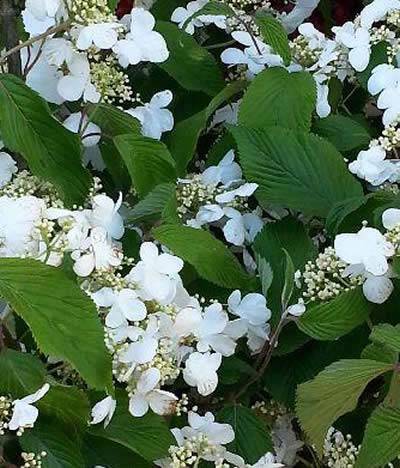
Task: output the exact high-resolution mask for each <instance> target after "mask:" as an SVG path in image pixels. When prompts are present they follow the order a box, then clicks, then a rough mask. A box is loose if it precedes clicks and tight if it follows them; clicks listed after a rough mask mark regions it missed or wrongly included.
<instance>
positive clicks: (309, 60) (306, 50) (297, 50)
mask: <svg viewBox="0 0 400 468" xmlns="http://www.w3.org/2000/svg"><path fill="white" fill-rule="evenodd" d="M290 49H291V51H292V55H293V57H294V59H295V60H296V62H297V63H299V64H300V65H301V66H302V67H304V68H308V67H311V66H312V65H314V64H315V63H316V62H317V61H318V59H319V56H320V54H321V51H322V49H316V48H314V49H313V48H311V47H310V45H309V41H308V39H307V38H306V37H304V36H301V35H300V36H298V37H296V38H295V39H293V41H291V42H290Z"/></svg>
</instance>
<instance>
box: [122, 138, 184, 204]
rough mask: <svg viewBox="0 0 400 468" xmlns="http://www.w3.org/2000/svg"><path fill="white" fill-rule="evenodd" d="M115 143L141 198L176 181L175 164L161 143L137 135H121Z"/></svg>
mask: <svg viewBox="0 0 400 468" xmlns="http://www.w3.org/2000/svg"><path fill="white" fill-rule="evenodd" d="M114 143H115V145H116V147H117V148H118V151H119V152H120V154H121V156H122V158H123V160H124V161H125V164H126V167H127V169H128V172H129V174H130V176H131V179H132V182H133V186H134V188H135V189H136V190H137V192H138V194H139V196H140V197H144V196H146V195H147V194H148V193H149V192H151V191H152V190H153V189H154V188H155V187H157V185H159V184H162V183H164V182H171V181H174V180H175V179H176V170H175V162H174V160H173V158H172V157H171V154H170V153H169V151H168V148H167V147H166V146H165V145H164V143H162V142H161V141H157V140H154V139H153V138H147V137H144V136H136V135H119V136H117V137H115V138H114Z"/></svg>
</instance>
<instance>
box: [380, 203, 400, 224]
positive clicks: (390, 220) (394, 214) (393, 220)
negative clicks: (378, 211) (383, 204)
mask: <svg viewBox="0 0 400 468" xmlns="http://www.w3.org/2000/svg"><path fill="white" fill-rule="evenodd" d="M382 224H383V225H384V227H385V228H386V229H393V228H394V227H396V226H397V225H398V224H400V210H399V209H397V208H389V209H388V210H385V211H384V212H383V214H382Z"/></svg>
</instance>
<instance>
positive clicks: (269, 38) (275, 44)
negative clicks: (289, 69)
mask: <svg viewBox="0 0 400 468" xmlns="http://www.w3.org/2000/svg"><path fill="white" fill-rule="evenodd" d="M255 20H256V24H257V26H258V27H259V28H260V33H261V36H262V37H263V38H264V41H265V42H266V43H267V44H268V45H270V46H271V47H272V49H273V50H274V51H275V52H276V53H277V54H278V55H280V56H281V57H282V59H283V61H284V63H285V65H289V64H290V61H291V58H292V54H291V52H290V47H289V39H288V35H287V32H286V30H285V28H284V27H283V25H282V23H281V22H279V21H278V20H277V19H275V18H273V17H272V16H269V15H266V14H262V12H261V13H259V14H257V15H256V18H255Z"/></svg>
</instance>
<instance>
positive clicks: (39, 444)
mask: <svg viewBox="0 0 400 468" xmlns="http://www.w3.org/2000/svg"><path fill="white" fill-rule="evenodd" d="M19 441H20V443H21V445H22V448H23V449H24V451H25V452H33V453H36V454H40V453H41V452H46V453H47V456H46V457H43V459H42V468H85V462H84V460H83V456H82V453H81V451H80V447H79V444H78V443H77V440H76V439H75V438H74V437H71V433H70V431H69V430H68V428H67V427H64V426H62V424H60V422H59V421H57V420H56V419H45V418H43V417H39V419H38V421H37V422H36V423H35V426H34V428H33V429H29V430H27V431H25V432H24V434H23V435H22V436H21V437H20V438H19Z"/></svg>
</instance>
